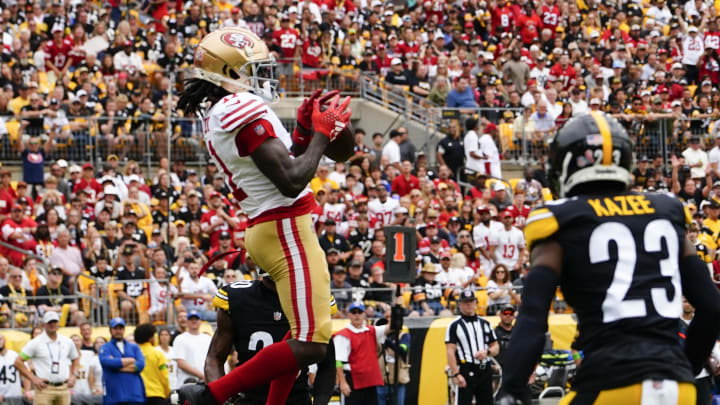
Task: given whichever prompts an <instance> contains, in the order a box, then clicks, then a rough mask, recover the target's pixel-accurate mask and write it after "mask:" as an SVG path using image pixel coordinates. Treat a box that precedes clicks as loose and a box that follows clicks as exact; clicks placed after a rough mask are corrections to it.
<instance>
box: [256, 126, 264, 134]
mask: <svg viewBox="0 0 720 405" xmlns="http://www.w3.org/2000/svg"><path fill="white" fill-rule="evenodd" d="M264 134H265V128H264V127H263V126H262V124H258V125H257V126H256V127H255V135H257V136H261V135H264Z"/></svg>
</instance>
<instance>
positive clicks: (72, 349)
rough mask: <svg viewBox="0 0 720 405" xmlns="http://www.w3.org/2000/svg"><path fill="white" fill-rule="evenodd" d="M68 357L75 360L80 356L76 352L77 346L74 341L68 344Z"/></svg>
mask: <svg viewBox="0 0 720 405" xmlns="http://www.w3.org/2000/svg"><path fill="white" fill-rule="evenodd" d="M68 357H69V358H70V360H75V359H77V358H78V357H80V354H79V353H78V351H77V347H75V344H74V343H73V344H71V345H70V352H69V353H68Z"/></svg>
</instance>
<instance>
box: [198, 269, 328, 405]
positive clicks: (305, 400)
mask: <svg viewBox="0 0 720 405" xmlns="http://www.w3.org/2000/svg"><path fill="white" fill-rule="evenodd" d="M271 285H272V284H271ZM212 303H213V306H214V307H215V308H217V309H220V310H225V311H227V312H228V314H229V315H230V320H231V321H232V328H233V346H234V348H235V351H237V358H238V364H242V363H245V362H246V361H248V360H250V359H251V358H252V357H253V356H255V355H256V354H257V352H259V351H260V350H261V349H262V348H264V347H267V346H270V345H271V344H273V343H275V342H279V341H281V340H283V338H285V336H286V334H287V333H288V332H289V331H290V324H289V323H288V320H287V318H286V317H285V315H284V314H283V311H282V307H281V306H280V300H279V298H278V295H277V292H275V291H273V290H272V289H270V288H269V287H268V286H267V285H265V284H264V283H263V282H262V281H259V280H254V281H253V280H242V281H236V282H234V283H232V284H228V285H225V286H223V287H221V288H220V289H219V290H218V292H217V294H216V295H215V297H214V298H213V301H212ZM335 312H337V306H336V305H335V299H334V298H332V299H331V302H330V313H331V314H334V313H335ZM328 353H329V355H331V356H332V357H333V359H332V360H333V361H332V362H331V366H332V373H330V376H331V377H332V381H331V385H332V383H334V381H335V379H334V371H335V370H334V368H335V367H334V366H335V362H334V355H335V354H334V353H335V352H334V351H331V350H328ZM319 367H320V366H319ZM326 374H327V373H326ZM319 378H320V377H319V376H318V378H316V384H315V385H320V384H318V381H317V380H318V379H319ZM269 388H270V386H269V385H267V386H265V387H262V388H259V389H257V390H254V391H250V392H245V393H242V394H241V395H239V396H240V397H241V398H242V399H240V400H238V401H235V402H233V403H234V404H242V405H256V404H257V405H264V404H265V401H266V400H267V397H268V391H269ZM314 395H315V396H316V397H317V396H318V391H317V390H315V392H314ZM286 403H287V404H292V405H305V404H307V405H309V404H311V403H312V401H311V399H310V388H309V385H308V370H307V368H305V369H303V370H302V371H301V373H300V374H299V375H298V377H297V378H296V379H295V385H293V387H292V390H291V391H290V395H289V396H288V399H287V402H286Z"/></svg>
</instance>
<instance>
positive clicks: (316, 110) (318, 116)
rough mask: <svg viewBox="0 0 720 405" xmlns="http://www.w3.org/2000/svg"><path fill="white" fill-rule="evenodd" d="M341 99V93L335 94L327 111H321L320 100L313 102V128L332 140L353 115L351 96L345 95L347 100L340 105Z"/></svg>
mask: <svg viewBox="0 0 720 405" xmlns="http://www.w3.org/2000/svg"><path fill="white" fill-rule="evenodd" d="M339 100H340V96H339V95H336V96H334V97H333V98H332V99H331V100H330V105H329V106H328V108H327V109H326V110H325V111H320V100H318V99H316V100H315V101H314V103H313V113H312V123H313V128H315V131H317V132H320V133H321V134H323V135H325V136H327V137H328V138H329V139H330V142H332V141H334V140H335V139H336V138H337V137H338V136H339V135H340V133H341V132H342V131H343V130H344V129H345V127H346V126H347V124H348V122H350V117H351V116H352V110H351V109H350V108H349V107H348V106H349V105H350V97H345V100H343V102H342V103H341V104H340V105H338V101H339Z"/></svg>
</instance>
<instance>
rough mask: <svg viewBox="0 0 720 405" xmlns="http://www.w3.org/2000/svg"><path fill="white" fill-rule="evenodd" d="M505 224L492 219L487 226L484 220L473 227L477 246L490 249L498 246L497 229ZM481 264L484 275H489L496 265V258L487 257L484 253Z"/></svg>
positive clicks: (477, 247) (481, 256)
mask: <svg viewBox="0 0 720 405" xmlns="http://www.w3.org/2000/svg"><path fill="white" fill-rule="evenodd" d="M502 227H503V225H502V224H501V223H500V222H497V221H490V225H488V226H485V225H483V223H482V222H480V223H479V224H477V225H475V226H474V227H473V235H472V236H473V241H474V242H475V248H476V249H479V248H483V249H490V248H491V247H493V246H495V247H497V244H498V241H497V231H499V230H501V229H502ZM480 265H481V266H482V272H483V275H485V276H489V275H490V271H491V270H492V269H493V267H494V266H495V260H494V259H493V258H492V257H491V258H489V259H488V258H486V257H485V256H483V255H482V254H481V255H480Z"/></svg>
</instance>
